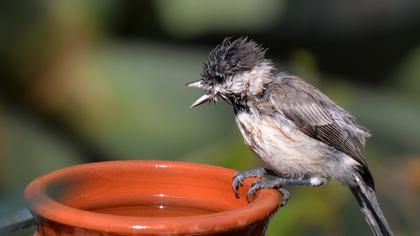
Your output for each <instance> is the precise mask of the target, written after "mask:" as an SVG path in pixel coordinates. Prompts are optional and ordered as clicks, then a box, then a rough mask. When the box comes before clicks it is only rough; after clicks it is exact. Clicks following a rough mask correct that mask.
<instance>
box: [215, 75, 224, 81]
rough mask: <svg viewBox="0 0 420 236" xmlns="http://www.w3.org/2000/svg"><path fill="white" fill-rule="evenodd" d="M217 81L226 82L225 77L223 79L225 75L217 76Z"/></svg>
mask: <svg viewBox="0 0 420 236" xmlns="http://www.w3.org/2000/svg"><path fill="white" fill-rule="evenodd" d="M215 79H216V81H217V82H222V81H223V80H224V77H223V75H220V74H218V75H216V76H215Z"/></svg>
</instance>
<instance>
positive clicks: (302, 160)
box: [236, 112, 355, 179]
mask: <svg viewBox="0 0 420 236" xmlns="http://www.w3.org/2000/svg"><path fill="white" fill-rule="evenodd" d="M276 118H277V120H276V122H274V121H273V120H272V118H271V117H270V116H265V115H261V116H260V115H258V116H257V117H256V116H252V115H250V113H247V112H242V113H238V114H237V116H236V123H237V125H238V127H239V130H240V131H241V134H242V136H243V138H244V140H245V143H246V144H247V145H248V146H250V147H251V149H252V150H253V151H254V152H255V153H256V154H257V155H258V157H259V158H260V159H261V160H262V161H263V162H264V163H265V164H266V165H267V166H268V167H269V168H270V169H272V170H273V171H275V172H276V173H277V174H279V175H282V176H284V177H286V176H287V177H293V178H301V177H304V176H307V177H308V176H322V177H327V178H328V177H334V178H336V179H340V178H341V177H340V176H335V175H336V173H337V170H336V169H337V166H342V164H341V163H340V162H342V161H347V162H352V163H350V165H354V164H355V161H354V160H353V159H351V158H350V157H348V158H343V157H342V156H338V155H337V152H336V151H335V150H334V149H333V148H331V147H329V146H327V145H326V144H324V143H322V142H320V141H318V140H315V139H313V138H311V137H309V136H307V135H306V134H304V133H303V132H301V131H300V130H298V129H296V128H294V126H293V124H292V123H291V122H290V121H289V120H287V119H286V118H284V117H276ZM338 154H340V153H338Z"/></svg>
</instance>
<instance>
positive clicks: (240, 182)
mask: <svg viewBox="0 0 420 236" xmlns="http://www.w3.org/2000/svg"><path fill="white" fill-rule="evenodd" d="M244 179H245V176H244V175H243V174H242V173H241V172H238V173H236V174H235V175H234V176H233V181H232V189H233V192H234V193H235V197H236V198H239V186H241V187H242V186H244Z"/></svg>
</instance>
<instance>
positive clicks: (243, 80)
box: [187, 37, 393, 235]
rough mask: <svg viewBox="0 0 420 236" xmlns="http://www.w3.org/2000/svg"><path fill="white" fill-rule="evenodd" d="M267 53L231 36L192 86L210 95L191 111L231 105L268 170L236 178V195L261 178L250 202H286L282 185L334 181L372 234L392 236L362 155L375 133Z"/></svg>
mask: <svg viewBox="0 0 420 236" xmlns="http://www.w3.org/2000/svg"><path fill="white" fill-rule="evenodd" d="M265 52H266V49H264V48H263V47H262V46H261V45H259V44H257V43H256V42H255V41H253V40H250V39H248V38H247V37H241V38H238V39H236V40H232V39H231V38H226V39H224V40H223V42H222V43H221V44H219V45H218V46H217V47H216V48H214V49H213V50H212V51H211V52H210V53H209V56H208V59H207V61H206V62H205V63H204V66H203V72H202V74H201V76H202V79H201V80H197V81H193V82H191V83H188V84H187V86H188V87H195V88H200V89H204V90H205V91H206V94H205V95H203V96H202V97H200V98H199V99H198V100H197V101H196V102H194V103H193V104H192V105H191V107H197V106H199V105H202V104H204V103H206V102H212V101H213V102H217V101H219V100H222V101H225V102H226V103H228V104H230V105H231V106H232V107H233V112H234V114H235V120H236V124H237V126H238V128H239V130H240V132H241V134H242V136H243V139H244V142H245V144H246V145H247V146H249V147H250V148H251V150H252V151H253V152H254V153H255V154H256V156H257V157H258V158H259V159H260V160H261V161H262V162H263V163H264V164H265V168H257V169H252V170H248V171H244V172H238V173H237V174H236V175H235V176H234V177H233V181H232V188H233V191H234V192H235V194H236V195H237V197H238V188H239V186H242V183H243V180H244V179H245V178H248V177H257V180H256V181H255V182H254V183H253V184H252V185H251V187H250V189H249V190H248V192H247V199H248V201H250V200H251V199H252V197H253V196H254V195H255V193H256V192H257V191H258V190H259V189H264V188H273V189H278V190H280V192H281V193H282V194H283V199H285V200H286V201H287V199H288V196H289V194H288V192H287V191H286V190H285V189H284V188H283V187H284V186H288V185H308V186H320V185H322V184H324V183H326V181H327V180H329V179H333V180H337V181H339V182H341V183H343V184H346V185H348V186H349V188H350V190H351V192H352V193H353V195H354V197H355V198H356V200H357V202H358V204H359V205H360V208H361V211H362V213H363V214H364V216H365V219H366V221H367V223H368V224H369V226H370V227H371V230H372V232H373V234H374V235H393V233H392V231H391V228H390V227H389V225H388V222H387V221H386V219H385V217H384V215H383V213H382V210H381V208H380V206H379V203H378V200H377V198H376V194H375V187H374V181H373V178H372V175H371V172H370V171H369V168H368V165H367V163H366V161H365V159H364V157H363V154H362V151H363V148H364V145H365V140H366V138H367V137H369V136H370V134H369V131H368V130H367V129H366V128H364V127H362V126H360V125H359V124H357V122H356V119H355V118H354V117H353V116H352V115H351V114H350V113H349V112H347V111H345V110H344V109H343V108H341V107H340V106H338V105H337V104H335V103H334V102H333V101H332V100H331V99H330V98H328V97H327V96H326V95H325V94H323V93H322V92H321V91H320V90H318V89H317V88H315V87H314V86H312V85H310V84H309V83H307V82H305V81H304V80H302V79H300V78H299V77H297V76H293V75H290V74H287V73H283V72H278V71H277V70H276V68H275V66H274V64H273V62H272V61H271V60H270V59H267V58H266V57H265ZM270 176H271V178H268V177H270ZM273 177H274V178H273Z"/></svg>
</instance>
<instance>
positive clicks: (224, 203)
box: [24, 161, 280, 235]
mask: <svg viewBox="0 0 420 236" xmlns="http://www.w3.org/2000/svg"><path fill="white" fill-rule="evenodd" d="M234 172H235V171H234V170H230V169H225V168H221V167H216V166H209V165H203V164H194V163H183V162H170V161H113V162H101V163H92V164H84V165H77V166H73V167H69V168H65V169H62V170H58V171H54V172H52V173H49V174H46V175H44V176H41V177H39V178H37V179H35V180H34V181H33V182H32V183H30V184H29V185H28V186H27V188H26V190H25V193H24V197H25V199H26V201H27V204H28V206H29V209H30V210H31V212H32V213H33V214H34V216H35V217H36V219H37V225H38V231H37V233H36V234H38V235H75V234H76V235H263V234H264V232H265V229H266V227H267V225H268V221H269V218H270V216H271V215H272V214H273V213H274V212H275V211H276V209H277V207H278V204H279V202H280V196H279V193H278V192H277V191H275V190H261V191H259V192H258V194H257V196H256V198H255V199H254V201H253V202H252V203H250V204H248V203H247V202H246V197H245V191H246V189H248V188H249V184H250V181H249V180H248V181H246V182H245V186H244V187H243V188H241V197H240V198H239V199H237V198H235V196H234V193H233V192H232V188H231V180H232V176H233V174H234Z"/></svg>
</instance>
